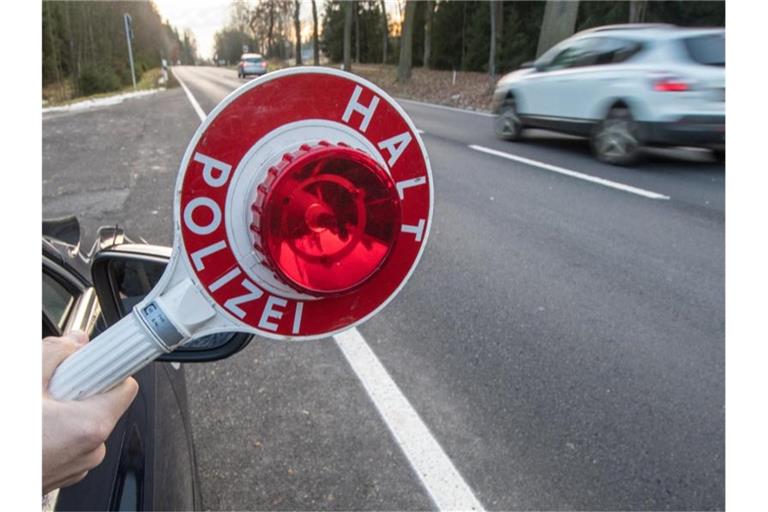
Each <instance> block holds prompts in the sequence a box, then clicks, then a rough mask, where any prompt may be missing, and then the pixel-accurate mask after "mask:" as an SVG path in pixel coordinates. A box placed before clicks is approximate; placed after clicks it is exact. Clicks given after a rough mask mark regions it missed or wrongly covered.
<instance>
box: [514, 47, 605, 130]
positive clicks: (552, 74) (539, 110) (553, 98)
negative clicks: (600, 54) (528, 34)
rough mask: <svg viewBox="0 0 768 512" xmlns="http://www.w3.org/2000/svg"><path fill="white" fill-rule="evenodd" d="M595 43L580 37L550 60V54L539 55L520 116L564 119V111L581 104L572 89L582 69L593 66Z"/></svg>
mask: <svg viewBox="0 0 768 512" xmlns="http://www.w3.org/2000/svg"><path fill="white" fill-rule="evenodd" d="M595 44H596V41H595V39H594V38H581V39H577V40H575V41H573V42H572V43H569V44H566V45H564V46H563V47H562V48H558V49H557V50H556V51H555V52H554V55H553V56H552V57H551V58H550V57H549V56H548V54H549V52H548V53H547V54H545V55H544V56H542V58H541V59H539V61H537V64H536V71H534V72H533V73H531V74H529V75H528V76H527V80H526V83H525V89H524V95H523V100H524V101H523V109H524V110H521V114H525V115H526V116H531V117H533V118H542V117H543V118H562V117H566V116H565V115H564V112H565V111H566V110H571V109H568V107H569V106H571V105H578V104H579V102H580V99H579V98H578V97H577V96H576V95H575V93H574V87H573V86H574V85H575V83H576V82H575V80H577V79H578V78H579V75H580V74H581V70H582V68H584V67H586V66H590V65H591V64H594V62H595V59H596V48H595ZM570 117H578V114H577V115H575V116H573V115H571V116H570ZM534 121H535V119H534ZM532 124H534V125H535V124H536V123H535V122H534V123H532Z"/></svg>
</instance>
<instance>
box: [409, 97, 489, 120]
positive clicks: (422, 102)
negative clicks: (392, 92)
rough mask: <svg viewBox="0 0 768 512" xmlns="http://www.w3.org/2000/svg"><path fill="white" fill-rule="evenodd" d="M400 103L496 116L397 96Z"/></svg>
mask: <svg viewBox="0 0 768 512" xmlns="http://www.w3.org/2000/svg"><path fill="white" fill-rule="evenodd" d="M395 100H396V101H397V102H398V103H402V102H405V103H415V104H416V105H423V106H425V107H432V108H439V109H442V110H450V111H452V112H461V113H462V114H475V115H476V116H483V117H496V116H494V115H493V114H491V113H490V112H479V111H477V110H467V109H465V108H456V107H449V106H448V105H438V104H437V103H427V102H426V101H417V100H409V99H406V98H395Z"/></svg>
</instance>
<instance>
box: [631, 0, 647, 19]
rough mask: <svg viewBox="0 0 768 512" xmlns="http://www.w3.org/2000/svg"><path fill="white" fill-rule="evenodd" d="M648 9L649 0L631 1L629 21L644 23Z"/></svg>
mask: <svg viewBox="0 0 768 512" xmlns="http://www.w3.org/2000/svg"><path fill="white" fill-rule="evenodd" d="M647 10H648V0H632V1H631V2H629V22H630V23H642V22H644V21H645V13H646V12H647Z"/></svg>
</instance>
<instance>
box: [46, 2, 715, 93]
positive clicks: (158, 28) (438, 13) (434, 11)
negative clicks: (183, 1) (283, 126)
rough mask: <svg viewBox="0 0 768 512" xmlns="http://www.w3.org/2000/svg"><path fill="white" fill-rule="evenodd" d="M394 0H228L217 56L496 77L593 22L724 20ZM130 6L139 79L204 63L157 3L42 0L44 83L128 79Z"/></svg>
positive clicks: (700, 8)
mask: <svg viewBox="0 0 768 512" xmlns="http://www.w3.org/2000/svg"><path fill="white" fill-rule="evenodd" d="M387 5H388V6H389V9H387V8H385V2H384V1H383V0H350V1H338V0H330V1H327V2H324V3H323V2H318V1H316V0H311V1H307V0H250V1H249V0H242V1H233V2H232V4H231V6H230V16H229V21H228V23H227V24H226V26H225V27H222V29H221V30H220V31H219V32H218V33H216V35H215V52H216V55H215V60H216V61H217V62H223V63H225V64H228V65H232V64H235V63H237V62H238V61H239V59H240V55H241V54H242V52H243V48H244V47H247V48H248V49H249V50H250V51H253V52H258V53H261V54H263V55H264V56H265V57H267V58H268V59H270V60H272V61H280V62H284V63H287V62H288V61H289V60H290V61H291V62H292V63H296V64H302V63H305V64H319V63H320V62H321V60H320V59H321V54H322V58H323V62H331V63H343V65H344V68H345V69H348V70H352V67H353V64H356V63H360V64H363V63H379V64H395V65H397V66H398V80H399V81H402V82H405V81H407V80H408V79H409V77H410V69H411V67H412V66H417V67H425V68H429V69H437V70H456V71H476V72H485V73H489V74H490V76H491V78H494V77H495V76H497V75H499V74H502V73H504V72H507V71H510V70H513V69H516V68H517V67H519V66H520V64H522V63H523V62H526V61H530V60H532V59H534V58H535V57H536V56H537V55H540V54H541V53H542V51H543V50H542V48H544V49H546V48H545V47H548V46H551V45H552V44H554V43H555V42H557V41H559V40H561V39H564V38H565V37H567V36H569V35H570V34H572V33H574V32H577V31H579V30H583V29H586V28H591V27H596V26H600V25H607V24H614V23H627V22H630V21H631V22H663V23H671V24H675V25H680V26H691V25H696V26H725V3H724V2H719V1H715V2H700V1H683V0H666V1H647V0H631V1H627V2H602V1H584V0H582V1H571V2H559V1H556V0H548V1H546V2H545V1H540V2H532V1H504V2H487V1H476V0H475V1H457V0H439V1H435V0H425V1H411V0H395V1H394V2H393V1H392V0H388V1H387ZM392 6H394V7H395V9H394V13H395V15H394V16H393V14H392V11H393V9H392ZM303 9H306V10H311V11H312V21H311V22H310V25H311V26H309V27H307V26H306V24H307V23H306V22H302V16H304V17H305V18H304V19H306V16H307V13H306V12H303V11H302V10H303ZM124 13H128V14H130V15H131V17H132V18H133V33H134V38H133V40H132V47H133V54H134V62H135V69H136V75H137V76H136V79H137V81H139V80H141V76H142V74H144V73H145V72H146V71H148V70H150V69H153V68H157V67H159V66H160V63H161V59H166V60H167V61H168V62H169V63H173V64H175V63H177V62H180V63H182V64H196V63H198V62H199V59H198V57H197V51H196V42H195V38H194V35H193V34H192V33H191V32H189V31H188V30H185V31H183V32H179V31H178V30H177V29H176V28H174V27H172V26H171V25H170V24H168V23H167V22H166V21H164V20H163V19H162V17H161V15H160V13H159V12H158V10H157V8H156V6H155V5H154V3H152V2H151V1H143V2H131V1H112V2H93V1H73V2H52V1H46V2H43V19H42V23H43V33H42V36H43V37H42V38H43V40H42V45H43V87H44V90H46V88H48V89H50V88H51V87H55V88H60V89H61V90H62V91H63V92H66V94H62V95H63V96H66V97H78V96H87V95H91V94H95V93H100V92H107V91H115V90H120V89H122V88H124V87H126V86H129V85H130V84H131V72H130V66H129V62H128V49H127V43H126V37H125V31H124V27H123V14H124ZM307 34H311V36H309V37H308V36H307ZM302 35H303V37H302ZM308 53H309V54H312V57H311V58H309V59H307V54H308Z"/></svg>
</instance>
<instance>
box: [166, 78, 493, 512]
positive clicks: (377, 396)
mask: <svg viewBox="0 0 768 512" xmlns="http://www.w3.org/2000/svg"><path fill="white" fill-rule="evenodd" d="M174 75H175V74H174ZM176 80H178V81H179V84H181V86H182V88H184V92H186V93H187V98H189V102H190V103H192V107H194V109H195V112H197V115H198V117H200V120H201V121H202V120H204V119H205V112H203V109H202V108H200V104H199V103H198V102H197V100H196V99H195V97H194V96H193V95H192V93H191V92H190V90H189V89H188V88H187V86H186V85H184V82H182V81H181V80H180V79H179V77H178V76H176ZM333 339H334V341H336V345H337V346H338V347H339V350H341V353H342V354H344V357H345V358H346V359H347V362H349V365H350V367H351V368H352V371H354V372H355V375H357V378H358V379H360V382H361V383H362V384H363V387H364V388H365V391H366V392H367V393H368V396H369V397H370V398H371V401H372V402H373V404H374V405H375V406H376V409H378V411H379V414H381V417H382V419H383V420H384V423H386V425H387V427H388V428H389V431H390V432H391V433H392V436H393V437H394V439H395V442H396V443H397V444H398V445H399V446H400V449H401V450H402V451H403V453H404V454H405V457H406V458H407V459H408V462H410V464H411V467H412V468H413V471H414V472H415V473H416V475H417V476H418V477H419V480H420V481H421V483H422V485H423V486H424V489H425V490H426V491H427V494H429V496H430V498H431V499H432V501H433V502H434V503H435V506H436V507H437V508H438V509H439V510H477V511H483V510H484V508H483V505H482V504H481V503H480V501H478V499H477V498H476V497H475V494H474V493H473V492H472V489H470V487H469V485H467V483H466V482H465V481H464V478H462V476H461V474H460V473H459V471H458V470H457V469H456V467H455V466H454V465H453V462H451V459H450V458H448V455H446V453H445V451H444V450H443V448H442V447H441V446H440V443H438V442H437V439H435V438H434V436H433V435H432V433H431V432H430V431H429V428H427V425H425V424H424V422H423V421H422V419H421V418H420V417H419V414H418V413H417V412H416V410H415V409H414V408H413V406H411V403H410V402H409V401H408V399H407V398H406V397H405V395H403V393H402V391H400V388H398V387H397V384H395V381H393V380H392V377H390V376H389V373H388V372H387V370H386V368H384V365H382V364H381V361H379V358H378V357H376V354H374V353H373V350H371V347H370V346H368V343H367V342H366V341H365V338H363V336H362V335H361V334H360V331H358V330H357V329H356V328H354V327H353V328H352V329H349V330H348V331H345V332H342V333H341V334H337V335H336V336H334V337H333Z"/></svg>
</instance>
